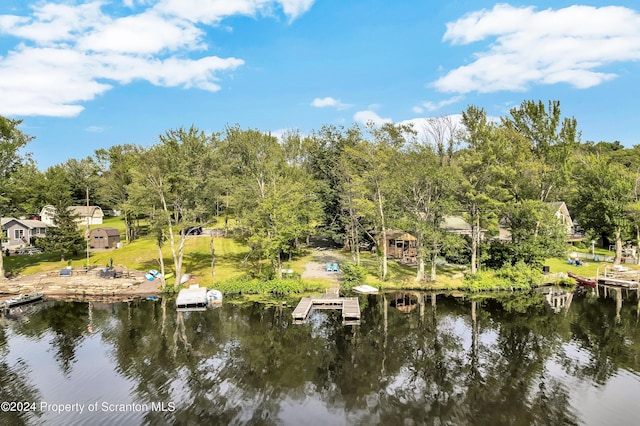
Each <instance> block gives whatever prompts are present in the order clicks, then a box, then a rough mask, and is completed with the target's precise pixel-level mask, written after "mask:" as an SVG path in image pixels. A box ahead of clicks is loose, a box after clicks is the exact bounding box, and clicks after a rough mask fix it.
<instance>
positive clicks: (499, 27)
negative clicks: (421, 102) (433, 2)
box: [433, 4, 640, 93]
mask: <svg viewBox="0 0 640 426" xmlns="http://www.w3.org/2000/svg"><path fill="white" fill-rule="evenodd" d="M487 39H489V40H490V41H491V44H490V45H489V46H488V49H487V50H486V51H483V52H478V53H476V54H475V55H474V59H473V61H472V62H471V63H470V64H468V65H464V66H461V67H459V68H457V69H455V70H452V71H450V72H449V73H447V74H446V75H445V76H443V77H442V78H440V79H438V80H437V81H435V82H434V83H433V86H434V87H435V88H436V89H438V90H439V91H442V92H453V93H468V92H472V91H476V92H480V93H487V92H494V91H500V90H510V91H523V90H526V89H527V88H528V87H529V86H531V85H533V84H556V83H567V84H570V85H572V86H574V87H577V88H588V87H592V86H596V85H598V84H600V83H602V82H604V81H607V80H610V79H612V78H615V77H616V75H615V74H613V73H607V72H603V71H601V70H599V69H600V68H601V67H603V66H606V65H608V64H611V63H614V62H623V61H635V60H639V59H640V14H638V13H636V12H635V11H633V10H631V9H628V8H625V7H619V6H606V7H600V8H596V7H591V6H570V7H566V8H563V9H557V10H553V9H547V10H543V11H536V10H535V9H534V8H533V7H513V6H510V5H507V4H498V5H496V6H494V8H493V9H491V10H486V9H483V10H481V11H477V12H473V13H470V14H468V15H466V16H464V17H462V18H460V19H458V20H457V21H455V22H450V23H448V24H447V31H446V33H445V35H444V37H443V40H444V41H450V42H451V43H452V44H454V45H457V44H470V43H474V42H479V41H484V40H487Z"/></svg>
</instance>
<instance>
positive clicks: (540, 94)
mask: <svg viewBox="0 0 640 426" xmlns="http://www.w3.org/2000/svg"><path fill="white" fill-rule="evenodd" d="M639 59H640V6H639V5H638V4H637V2H636V1H628V0H627V1H619V2H616V3H609V2H599V1H584V2H582V3H578V4H576V3H573V2H565V1H553V2H544V1H540V2H535V3H532V2H521V1H513V2H509V3H494V2H487V1H481V0H468V1H464V0H451V1H448V2H437V1H427V0H423V1H417V0H403V1H399V2H395V1H380V0H359V1H356V0H340V1H338V0H111V1H110V0H100V1H79V0H75V1H71V0H67V1H62V0H38V1H29V0H28V1H24V0H3V1H2V3H1V4H0V114H1V115H4V116H8V117H12V118H20V119H23V120H24V121H23V124H22V127H21V129H22V130H23V131H24V132H25V133H28V134H30V135H33V136H35V137H36V138H35V140H34V141H33V142H31V143H30V144H29V146H28V149H27V150H28V151H30V152H32V153H33V158H34V159H35V160H36V161H37V163H38V166H39V167H40V168H42V169H44V168H46V167H48V166H51V165H53V164H57V163H61V162H63V161H65V160H67V159H69V158H84V157H86V156H89V155H92V154H93V153H94V151H95V150H96V149H98V148H103V147H107V146H110V145H114V144H124V143H134V144H140V145H149V144H153V143H155V142H157V138H158V135H159V134H162V133H164V132H165V131H167V130H168V129H171V128H178V127H181V126H185V127H188V126H190V125H192V124H193V125H195V126H196V127H198V128H200V129H202V130H205V131H207V132H212V131H222V130H223V129H224V127H225V126H226V125H234V124H239V125H240V126H241V127H243V128H257V129H259V130H263V131H271V132H274V133H276V134H278V133H281V132H283V131H285V130H286V129H296V130H299V131H300V132H301V133H303V134H308V133H310V132H311V131H312V130H314V129H319V128H320V127H321V126H322V125H323V124H335V125H344V126H350V125H351V124H352V123H354V122H358V123H363V124H364V123H366V122H367V121H369V120H371V121H374V122H377V123H381V122H384V121H393V122H396V123H400V122H412V123H414V124H415V126H416V127H417V128H418V130H420V128H423V127H424V124H423V122H424V121H425V120H426V119H427V118H428V117H440V116H452V118H453V119H454V120H455V118H456V116H457V115H458V114H460V112H461V111H463V110H464V109H466V107H467V106H468V105H471V104H472V105H477V106H480V107H483V108H485V109H486V110H487V112H488V114H489V115H491V116H501V115H505V114H507V112H508V110H509V108H511V107H513V106H517V105H519V104H520V103H521V102H522V101H523V100H525V99H534V100H538V99H540V100H543V101H545V102H546V101H547V100H550V99H558V100H560V102H561V108H562V111H563V113H564V114H565V115H566V116H574V117H575V118H576V119H577V120H578V127H579V130H580V131H581V132H582V140H583V141H587V140H595V141H599V140H606V141H614V140H619V141H621V142H622V143H623V144H624V145H626V146H632V145H635V144H638V143H640V137H639V134H638V133H639V130H638V125H637V118H636V116H637V115H638V108H637V107H636V104H637V100H638V99H640V96H639V95H640V84H639V83H640V81H639V80H640V72H639V71H640V61H639Z"/></svg>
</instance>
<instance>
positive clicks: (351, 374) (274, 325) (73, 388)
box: [0, 287, 640, 425]
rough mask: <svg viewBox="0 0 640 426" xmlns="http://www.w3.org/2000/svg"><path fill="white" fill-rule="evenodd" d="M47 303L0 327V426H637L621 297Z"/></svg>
mask: <svg viewBox="0 0 640 426" xmlns="http://www.w3.org/2000/svg"><path fill="white" fill-rule="evenodd" d="M298 300H299V298H286V299H280V300H272V301H271V302H270V304H267V303H263V302H257V301H254V302H252V301H246V300H243V299H235V300H234V299H230V298H227V299H225V302H224V304H223V306H222V307H220V308H218V309H214V310H208V311H205V312H184V313H178V312H176V310H175V305H174V302H173V301H172V300H161V301H155V302H154V301H147V300H136V301H130V302H126V303H105V302H102V303H101V302H97V301H94V302H91V303H88V302H64V301H52V300H48V301H45V302H43V303H40V304H38V305H36V306H30V307H25V308H22V309H21V310H16V311H12V312H10V313H9V314H7V315H5V316H3V318H2V321H1V323H0V369H1V371H0V393H1V396H2V398H1V401H3V402H4V404H2V411H1V412H0V424H11V425H17V424H47V425H55V424H60V425H62V424H64V425H74V424H91V425H112V424H120V425H129V424H131V425H137V424H152V425H156V424H157V425H162V424H209V425H218V424H219V425H232V424H237V425H244V424H250V425H280V424H283V425H328V424H330V425H374V424H375V425H422V424H428V425H531V424H538V425H560V424H568V425H573V424H576V425H603V424H608V425H630V424H638V423H639V422H640V420H638V413H637V412H636V408H637V407H636V404H637V401H638V396H639V395H640V374H639V372H640V309H639V307H640V300H639V298H638V293H637V292H636V290H616V289H607V288H604V287H600V288H599V289H598V292H597V293H596V292H595V291H592V290H587V291H576V292H569V293H566V292H564V291H562V290H558V289H546V290H545V291H544V292H542V291H541V292H534V293H524V292H517V293H503V294H496V293H492V294H474V295H466V296H464V297H463V296H462V295H458V297H453V296H450V295H445V294H438V295H433V294H426V293H415V292H404V293H386V294H384V295H368V296H360V307H361V310H362V318H361V322H360V324H359V325H347V326H345V325H343V324H342V318H341V315H340V313H339V311H337V310H317V311H313V312H312V313H311V314H310V317H309V320H308V322H307V323H305V324H293V321H292V317H291V313H292V311H293V308H295V305H296V303H297V301H298Z"/></svg>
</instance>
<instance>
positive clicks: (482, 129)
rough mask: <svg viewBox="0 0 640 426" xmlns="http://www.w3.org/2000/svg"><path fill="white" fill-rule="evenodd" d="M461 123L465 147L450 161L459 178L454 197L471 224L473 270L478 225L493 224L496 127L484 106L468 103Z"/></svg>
mask: <svg viewBox="0 0 640 426" xmlns="http://www.w3.org/2000/svg"><path fill="white" fill-rule="evenodd" d="M462 123H463V125H464V126H465V129H466V131H465V132H464V133H462V134H461V137H462V139H463V142H464V143H466V145H467V147H466V148H465V149H463V150H460V151H459V152H458V153H457V155H456V158H455V161H454V166H455V167H456V172H457V173H458V175H459V180H458V181H459V182H460V184H459V185H458V188H457V191H456V198H457V200H458V203H459V205H460V206H461V208H462V210H463V212H464V214H465V216H466V218H467V219H468V220H469V222H470V224H471V273H472V274H475V273H476V272H477V271H478V266H479V260H480V259H479V250H480V240H481V235H482V229H483V228H484V229H488V228H491V227H495V226H496V225H497V217H496V215H495V212H496V210H497V206H496V197H495V195H496V192H497V191H499V185H496V180H495V174H496V170H498V169H499V167H498V163H499V156H498V155H496V152H495V149H494V141H495V140H496V136H497V135H496V127H495V126H494V125H492V124H490V123H489V122H488V121H487V113H486V111H485V110H484V109H481V108H478V107H476V106H469V107H468V108H467V110H466V111H463V113H462Z"/></svg>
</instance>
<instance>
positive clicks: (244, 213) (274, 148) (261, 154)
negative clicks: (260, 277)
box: [224, 127, 322, 277]
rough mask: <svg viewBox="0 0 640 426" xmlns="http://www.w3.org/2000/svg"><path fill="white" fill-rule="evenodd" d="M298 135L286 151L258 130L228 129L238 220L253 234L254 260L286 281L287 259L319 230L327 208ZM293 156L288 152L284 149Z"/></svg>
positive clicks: (288, 144)
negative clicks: (305, 166)
mask: <svg viewBox="0 0 640 426" xmlns="http://www.w3.org/2000/svg"><path fill="white" fill-rule="evenodd" d="M296 139H297V138H296V136H295V135H290V137H287V138H286V139H285V143H284V145H280V144H279V143H278V140H277V139H276V138H275V137H273V136H271V135H268V134H264V133H262V132H259V131H256V130H241V129H240V128H238V127H231V128H228V129H227V132H226V137H225V148H224V149H225V151H226V154H227V155H226V158H227V159H228V161H229V162H231V164H233V168H234V169H235V175H236V178H237V179H238V182H239V184H238V185H237V186H236V194H237V197H236V203H237V215H238V218H240V219H241V220H242V222H243V223H244V224H245V225H246V227H247V228H248V231H249V239H248V241H249V245H250V246H251V249H252V254H253V255H256V256H258V258H259V259H268V260H269V261H270V262H271V266H272V270H273V273H274V275H276V276H277V277H281V271H282V256H283V254H284V253H287V252H288V253H289V257H290V258H291V256H292V252H293V250H295V249H296V248H297V246H298V245H299V242H300V240H301V239H302V238H303V237H305V236H307V235H308V234H309V233H311V232H312V231H313V230H314V229H315V228H316V227H317V226H318V224H319V222H320V218H321V215H322V210H321V204H320V202H319V198H318V196H317V194H316V189H317V186H316V184H315V180H314V179H313V178H312V177H310V176H309V175H308V174H307V173H305V171H304V170H302V169H301V168H300V167H296V164H297V161H298V160H299V158H300V155H301V154H300V145H299V143H297V142H299V141H297V140H296ZM286 147H288V148H289V150H288V151H285V149H284V148H286Z"/></svg>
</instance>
